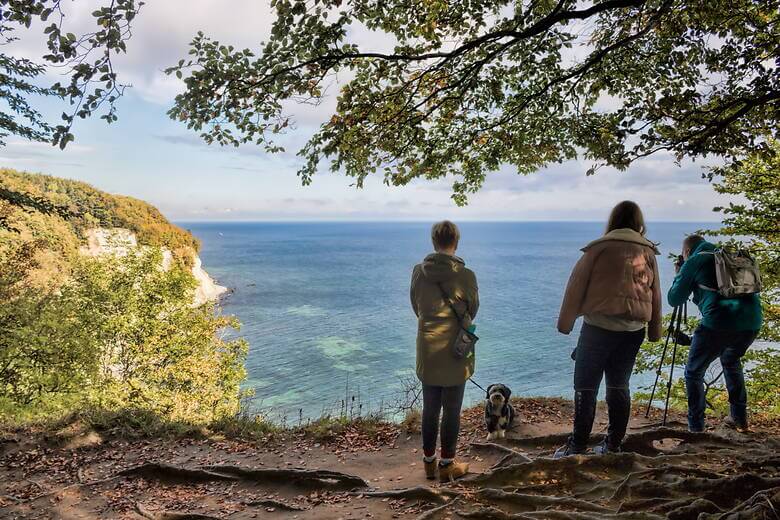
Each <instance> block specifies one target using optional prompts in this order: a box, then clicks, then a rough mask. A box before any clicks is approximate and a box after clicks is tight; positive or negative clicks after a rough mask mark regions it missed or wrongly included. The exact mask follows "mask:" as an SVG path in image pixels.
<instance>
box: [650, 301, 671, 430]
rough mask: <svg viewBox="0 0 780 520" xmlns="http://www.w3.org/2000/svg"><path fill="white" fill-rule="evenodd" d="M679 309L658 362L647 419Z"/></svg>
mask: <svg viewBox="0 0 780 520" xmlns="http://www.w3.org/2000/svg"><path fill="white" fill-rule="evenodd" d="M678 312H679V307H675V308H674V309H672V319H671V321H670V322H669V329H668V331H667V333H666V341H665V342H664V350H663V352H662V353H661V359H660V360H659V361H658V368H657V369H656V370H655V382H654V383H653V391H652V392H650V400H649V401H648V402H647V410H645V418H647V417H650V407H651V406H652V405H653V399H655V389H656V388H657V387H658V378H659V377H661V369H662V368H663V366H664V360H665V359H666V351H667V350H668V349H669V340H670V339H671V337H672V332H673V331H674V321H675V319H677V314H678Z"/></svg>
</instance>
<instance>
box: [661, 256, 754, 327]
mask: <svg viewBox="0 0 780 520" xmlns="http://www.w3.org/2000/svg"><path fill="white" fill-rule="evenodd" d="M715 249H716V248H715V246H714V245H713V244H710V243H709V242H706V241H704V242H701V243H700V244H698V245H697V246H696V247H695V248H694V250H693V251H692V252H691V255H690V256H689V257H688V260H687V261H686V262H685V263H684V264H683V266H682V267H681V268H680V272H679V273H677V276H675V277H674V282H673V283H672V287H671V288H670V289H669V294H668V300H669V305H673V306H679V305H682V304H683V303H685V301H686V300H687V299H688V296H690V295H691V293H693V303H695V304H696V305H697V306H698V307H699V312H701V316H702V320H701V324H702V325H704V326H705V327H707V328H708V329H713V330H758V329H760V328H761V320H762V314H761V299H760V298H759V296H758V295H757V294H750V295H747V296H742V297H739V298H723V297H722V296H721V295H720V294H718V293H717V292H716V291H708V290H706V289H702V288H701V287H699V285H704V286H705V287H712V288H716V287H718V280H717V278H716V277H715V257H714V255H712V254H709V253H711V252H712V251H715Z"/></svg>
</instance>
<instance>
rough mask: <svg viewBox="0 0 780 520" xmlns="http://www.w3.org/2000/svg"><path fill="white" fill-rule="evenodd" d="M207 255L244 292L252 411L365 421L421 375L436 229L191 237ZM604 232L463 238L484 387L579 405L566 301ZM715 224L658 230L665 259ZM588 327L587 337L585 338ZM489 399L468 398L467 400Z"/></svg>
mask: <svg viewBox="0 0 780 520" xmlns="http://www.w3.org/2000/svg"><path fill="white" fill-rule="evenodd" d="M182 225H183V226H184V227H186V228H188V229H190V230H191V231H192V232H193V233H194V234H195V235H196V236H197V237H198V238H199V239H201V240H202V242H203V248H202V251H201V258H202V260H203V265H204V267H205V268H206V270H207V271H208V272H209V273H210V274H211V275H212V276H213V277H215V278H216V279H217V280H218V281H219V283H220V284H222V285H226V286H228V287H230V288H232V289H233V290H234V293H233V294H231V295H230V296H228V297H227V299H225V300H224V302H223V312H225V313H227V314H234V315H236V316H237V317H238V318H239V319H240V321H241V322H242V324H243V327H242V329H241V332H240V336H242V337H244V338H246V339H247V340H248V341H249V344H250V351H249V356H248V359H247V369H248V373H249V377H248V380H247V383H246V385H247V386H248V387H251V388H254V389H255V393H256V396H257V397H256V399H255V401H254V406H256V407H258V408H260V409H265V410H269V411H270V413H271V414H272V415H275V416H277V417H279V416H282V417H287V418H288V419H289V420H297V418H298V417H299V414H301V413H302V414H303V415H304V416H307V417H311V416H317V415H319V414H320V413H322V412H323V411H326V412H327V411H330V412H336V413H338V412H339V411H340V409H341V406H342V404H341V402H342V400H343V399H344V398H345V396H346V400H347V408H349V406H350V404H351V403H352V397H353V396H354V397H355V401H354V403H355V404H354V405H353V406H354V412H355V413H357V408H358V403H362V404H363V411H366V410H367V409H369V408H370V409H373V410H376V409H377V408H379V407H380V406H381V405H383V404H384V405H387V404H388V403H390V402H392V401H393V400H394V399H395V398H396V397H397V395H398V388H399V377H401V376H403V375H404V374H409V373H412V372H413V370H414V342H415V331H416V321H415V317H414V314H413V313H412V310H411V308H410V305H409V280H410V275H411V270H412V267H413V266H414V264H415V263H417V262H419V261H420V260H421V259H422V258H423V257H424V256H425V255H426V254H427V253H429V252H430V250H431V247H430V241H429V238H428V237H429V229H430V224H429V223H395V222H394V223H186V224H182ZM602 227H603V225H602V224H600V223H588V222H580V223H572V222H554V223H553V222H546V223H538V222H533V223H531V222H524V223H482V222H479V223H477V222H466V223H463V224H462V225H461V232H462V239H461V244H460V249H459V251H458V253H459V255H460V256H462V257H463V258H464V260H465V261H466V264H467V265H468V266H469V267H470V268H472V269H473V270H474V271H475V272H476V274H477V278H478V281H479V287H480V299H481V304H482V305H481V308H480V312H479V316H478V317H477V320H476V322H477V326H478V329H477V332H478V334H479V336H480V338H481V340H480V342H479V346H478V352H477V373H476V376H475V379H476V380H477V381H478V382H480V383H482V384H483V386H484V384H489V383H491V382H504V383H506V384H508V385H509V386H510V387H511V388H512V389H513V390H514V392H515V393H516V394H518V395H549V396H570V394H571V385H572V373H573V368H574V367H573V362H572V361H571V359H569V353H570V351H571V349H572V348H573V346H574V344H575V342H576V333H573V334H572V335H571V336H568V337H567V336H563V335H561V334H559V333H558V332H557V331H556V329H555V322H556V319H557V315H558V309H559V305H560V299H561V295H562V294H563V290H564V288H565V285H566V281H567V279H568V276H569V272H570V271H571V268H572V266H573V265H574V262H576V260H577V258H578V257H579V255H580V252H579V248H580V247H582V246H583V245H585V244H586V243H587V242H589V241H590V240H592V239H594V238H597V237H598V236H599V235H600V233H601V231H602ZM702 227H707V225H706V224H696V223H655V224H650V225H649V228H650V232H649V233H648V236H649V238H651V239H652V240H653V241H655V242H660V246H659V247H660V249H661V251H662V256H661V257H660V265H661V279H662V284H663V287H664V289H666V288H668V286H669V284H670V283H671V280H672V277H673V266H672V263H671V261H670V260H667V258H666V255H667V254H668V252H670V251H678V250H679V248H680V242H681V241H682V238H683V237H684V235H685V233H690V232H693V231H695V230H697V229H700V228H702ZM578 328H579V326H578V327H577V329H575V332H576V330H578ZM480 397H481V392H480V391H479V390H477V389H476V388H473V387H471V385H469V389H468V393H467V400H475V399H478V398H480Z"/></svg>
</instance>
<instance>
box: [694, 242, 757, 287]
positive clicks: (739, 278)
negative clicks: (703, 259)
mask: <svg viewBox="0 0 780 520" xmlns="http://www.w3.org/2000/svg"><path fill="white" fill-rule="evenodd" d="M705 254H711V255H712V256H713V257H715V277H716V279H717V280H718V288H717V289H715V288H712V287H707V286H705V285H701V284H700V285H699V287H701V288H702V289H704V290H705V291H713V292H717V293H718V294H720V295H721V296H722V297H723V298H737V297H739V296H744V295H746V294H756V293H759V292H761V272H760V271H759V269H758V265H757V264H756V261H755V260H753V257H751V256H750V255H749V254H748V253H747V252H746V251H741V250H740V251H736V252H731V251H727V250H725V249H716V250H715V251H713V252H712V253H705Z"/></svg>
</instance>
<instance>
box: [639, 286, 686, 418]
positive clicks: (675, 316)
mask: <svg viewBox="0 0 780 520" xmlns="http://www.w3.org/2000/svg"><path fill="white" fill-rule="evenodd" d="M683 321H685V322H686V323H687V322H688V303H687V302H686V303H685V304H683V305H679V306H677V307H675V308H674V309H672V319H671V321H670V322H669V330H668V331H667V333H666V341H665V342H664V350H663V352H662V353H661V359H660V361H659V362H658V368H657V369H656V371H655V383H653V391H652V392H651V393H650V400H649V401H648V402H647V410H646V411H645V417H649V416H650V407H651V406H652V405H653V399H654V398H655V390H656V388H657V387H658V379H659V378H660V377H661V371H662V370H663V366H664V361H665V360H666V352H667V351H668V350H669V341H671V340H672V337H674V342H673V344H672V364H671V366H670V367H669V380H668V381H667V382H666V402H665V404H664V419H663V422H662V423H661V424H662V425H663V426H666V416H667V414H668V413H669V397H670V396H671V393H672V381H673V377H674V365H675V363H676V362H677V346H678V345H679V344H680V329H681V327H682V323H683Z"/></svg>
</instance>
